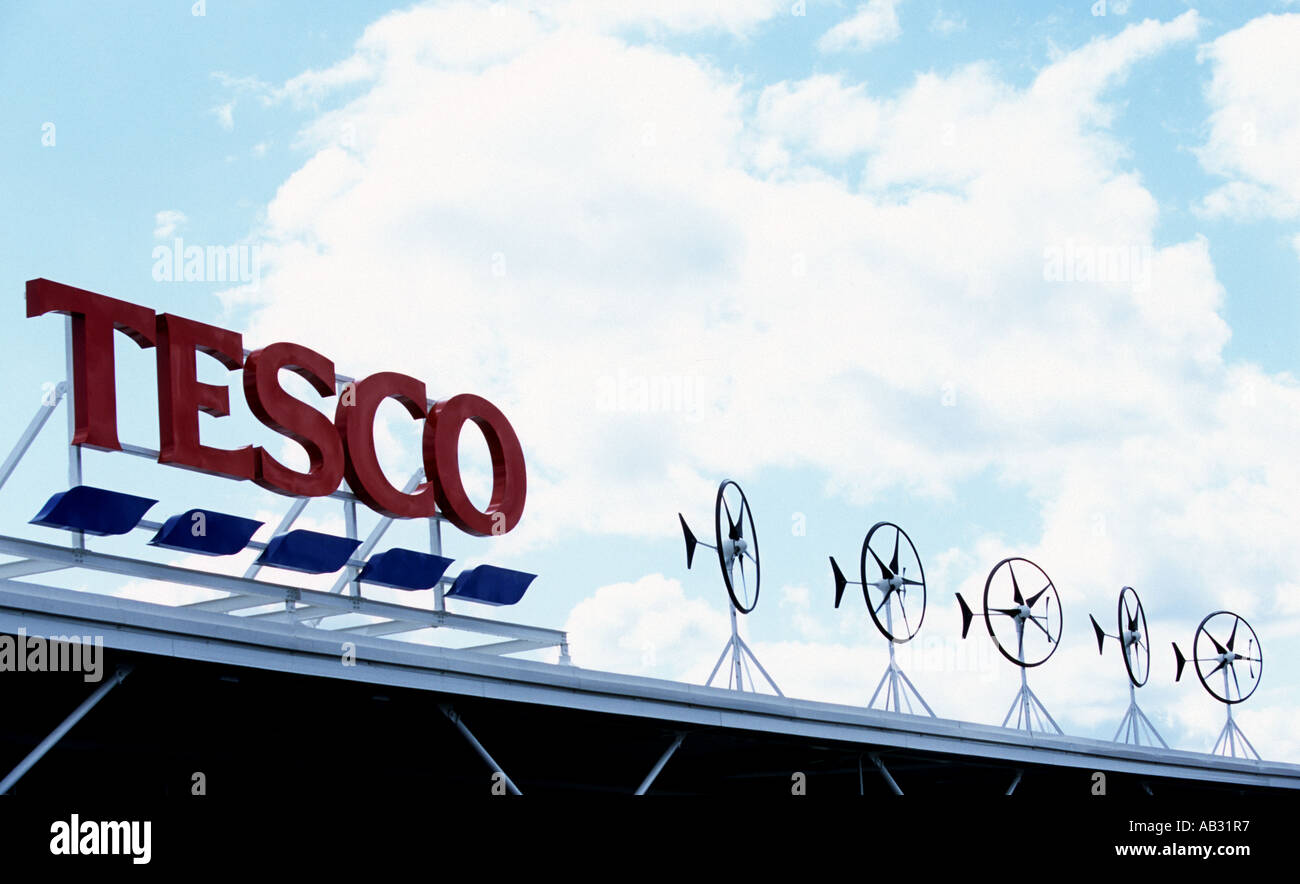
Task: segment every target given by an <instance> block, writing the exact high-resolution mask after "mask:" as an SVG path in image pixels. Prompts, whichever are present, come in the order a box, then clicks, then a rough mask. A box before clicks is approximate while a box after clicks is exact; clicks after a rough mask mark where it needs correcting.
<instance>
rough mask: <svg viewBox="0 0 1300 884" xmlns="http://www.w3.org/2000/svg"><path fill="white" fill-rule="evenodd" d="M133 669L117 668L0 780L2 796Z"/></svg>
mask: <svg viewBox="0 0 1300 884" xmlns="http://www.w3.org/2000/svg"><path fill="white" fill-rule="evenodd" d="M131 669H132V667H131V665H130V664H129V663H124V664H123V665H121V666H119V667H117V671H116V672H114V673H113V674H112V675H111V676H109V678H108V680H107V681H105V682H104V683H103V684H102V685H100V686H99V687H97V688H95V692H94V693H93V694H91V695H90V696H89V697H87V698H86V699H85V700H84V701H82V703H81V705H80V706H78V707H77V708H76V709H74V710H72V714H71V715H69V716H68V717H67V718H65V719H63V723H62V724H60V725H59V726H58V727H56V728H55V729H54V730H53V731H51V732H50V735H49V736H48V737H46V738H45V739H43V740H41V742H40V743H39V744H37V746H36V748H35V749H33V750H32V751H31V752H29V753H28V754H27V757H26V758H24V759H23V760H22V761H20V762H18V766H17V767H15V768H14V769H13V770H11V771H9V775H8V776H6V777H5V778H4V779H3V780H0V795H4V794H6V793H7V792H8V791H9V790H10V789H11V788H13V785H14V783H16V782H18V780H19V779H21V778H22V775H23V774H25V773H27V771H29V770H31V767H32V765H33V764H35V763H36V762H38V761H40V760H41V758H43V757H44V756H45V753H46V752H49V751H50V749H51V748H53V746H54V744H55V743H57V742H59V740H61V739H63V735H64V734H66V733H67V732H68V731H70V730H71V729H72V727H73V725H75V724H76V723H77V722H79V721H81V719H82V718H84V717H85V715H86V713H87V712H89V711H90V710H91V709H93V708H94V707H95V704H96V703H98V702H99V701H100V700H102V699H104V697H105V696H106V695H107V694H108V692H109V691H111V690H112V689H113V688H115V687H117V686H118V685H119V684H121V682H122V679H124V678H126V677H127V675H129V674H130V672H131Z"/></svg>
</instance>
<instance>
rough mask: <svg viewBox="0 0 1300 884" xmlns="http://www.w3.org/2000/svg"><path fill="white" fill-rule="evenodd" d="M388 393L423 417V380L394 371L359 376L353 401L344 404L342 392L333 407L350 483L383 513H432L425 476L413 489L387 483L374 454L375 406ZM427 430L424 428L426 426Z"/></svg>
mask: <svg viewBox="0 0 1300 884" xmlns="http://www.w3.org/2000/svg"><path fill="white" fill-rule="evenodd" d="M390 396H391V397H392V398H393V399H396V400H397V401H398V402H400V403H402V405H404V406H406V410H407V411H408V412H410V414H411V417H413V418H415V419H416V420H419V419H420V418H422V417H424V416H425V408H424V403H425V401H426V399H425V395H424V384H422V383H420V382H419V381H417V380H416V379H415V378H413V377H410V376H408V375H404V374H398V373H397V372H395V371H381V372H379V373H378V374H372V375H371V376H370V377H368V378H366V379H365V380H362V381H358V382H357V385H356V388H355V399H356V401H355V404H348V402H347V401H346V399H347V397H344V399H343V400H341V401H340V402H339V404H338V408H337V409H336V410H335V412H334V425H335V426H336V427H338V431H339V436H341V437H342V438H343V448H344V450H345V451H346V452H347V461H346V464H345V467H344V469H345V475H346V476H347V479H348V485H349V486H351V488H352V491H353V492H354V493H355V494H356V495H357V497H359V498H361V499H362V500H363V501H365V503H366V505H367V506H369V507H370V508H371V509H373V510H376V511H378V512H380V513H383V514H384V515H386V516H392V517H393V518H395V519H408V518H417V517H428V516H432V515H433V514H434V513H435V512H437V502H436V499H435V493H434V489H433V482H431V481H425V482H423V483H422V484H421V485H420V487H418V488H416V489H415V493H414V494H404V493H403V492H402V491H400V490H398V489H397V488H394V487H393V486H392V485H391V484H390V483H389V481H388V479H387V478H386V477H385V476H384V471H383V470H382V469H380V466H379V459H378V458H377V457H376V456H375V411H376V409H378V408H379V403H381V402H383V401H384V400H385V399H387V398H389V397H390ZM425 433H428V426H427V425H426V427H425ZM426 479H427V477H426Z"/></svg>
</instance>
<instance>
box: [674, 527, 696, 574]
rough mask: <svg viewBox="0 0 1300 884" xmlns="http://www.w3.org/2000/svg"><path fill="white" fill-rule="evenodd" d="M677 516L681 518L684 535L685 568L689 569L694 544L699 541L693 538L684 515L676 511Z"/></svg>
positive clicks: (692, 559) (693, 555)
mask: <svg viewBox="0 0 1300 884" xmlns="http://www.w3.org/2000/svg"><path fill="white" fill-rule="evenodd" d="M677 518H678V519H679V520H681V523H682V534H683V535H685V537H686V570H688V571H689V570H690V569H691V562H692V561H694V559H695V545H696V544H698V543H699V541H698V540H696V539H695V535H694V534H693V533H691V529H690V526H688V525H687V524H686V517H685V516H683V515H682V514H681V513H678V514H677Z"/></svg>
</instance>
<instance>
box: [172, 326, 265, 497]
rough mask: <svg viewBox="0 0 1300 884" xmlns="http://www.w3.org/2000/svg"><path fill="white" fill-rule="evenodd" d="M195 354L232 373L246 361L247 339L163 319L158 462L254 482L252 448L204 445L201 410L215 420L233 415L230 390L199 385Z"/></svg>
mask: <svg viewBox="0 0 1300 884" xmlns="http://www.w3.org/2000/svg"><path fill="white" fill-rule="evenodd" d="M196 351H197V352H201V353H207V354H208V355H209V356H211V357H213V358H215V359H216V360H217V361H218V362H220V363H221V364H222V365H224V366H225V367H226V368H228V369H230V370H231V371H234V370H235V369H237V368H239V366H240V365H242V364H243V362H244V345H243V339H242V338H241V337H240V335H239V334H238V333H237V332H232V331H226V330H225V329H224V328H217V327H216V326H214V325H204V324H203V323H202V322H195V321H194V320H192V319H182V318H181V317H179V316H172V315H171V314H169V313H164V314H162V315H161V316H159V317H158V442H159V446H158V447H159V448H160V449H161V450H160V451H159V453H158V462H159V463H174V464H176V465H177V466H182V467H189V468H193V469H196V470H202V471H204V472H207V473H219V474H221V475H223V476H229V477H231V478H232V479H251V478H253V467H254V464H255V462H256V455H255V454H254V451H253V446H251V445H245V446H244V447H243V448H237V449H234V450H229V449H225V448H209V447H208V446H206V445H204V444H202V443H200V442H199V412H200V411H203V412H206V413H207V414H210V415H212V416H213V417H225V416H226V415H228V414H230V390H229V388H227V387H218V386H215V385H213V384H203V383H199V380H198V377H197V366H196V365H195V358H194V354H195V352H196Z"/></svg>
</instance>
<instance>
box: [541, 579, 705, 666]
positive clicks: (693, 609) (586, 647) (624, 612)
mask: <svg viewBox="0 0 1300 884" xmlns="http://www.w3.org/2000/svg"><path fill="white" fill-rule="evenodd" d="M564 628H565V630H566V631H567V632H568V634H569V636H570V649H571V651H572V653H573V655H574V662H575V663H576V664H578V665H580V666H582V667H584V668H587V669H601V670H606V671H612V672H624V673H629V674H634V675H652V676H656V677H659V678H670V679H674V680H678V681H695V682H702V681H703V680H704V679H705V678H707V677H708V674H709V667H710V666H711V665H712V662H713V661H715V660H716V659H717V657H718V655H719V654H720V653H721V652H722V648H723V646H724V644H725V643H726V641H727V637H728V634H729V627H728V625H727V614H726V611H725V609H724V608H723V607H722V606H721V605H708V604H706V603H704V602H702V601H700V600H699V599H688V598H687V597H686V593H685V591H684V590H683V589H682V585H681V583H680V582H679V581H677V580H674V579H670V578H667V577H664V576H663V575H662V574H650V575H647V576H645V577H642V578H641V579H640V580H637V581H635V582H633V583H618V584H613V585H611V586H602V587H601V588H600V589H598V590H596V591H595V593H593V594H592V595H591V596H590V597H589V598H587V599H585V600H583V601H581V602H579V603H578V604H577V605H575V606H574V608H573V611H572V612H571V613H570V614H569V619H568V622H567V623H565V625H564ZM706 660H707V661H709V662H705V661H706ZM715 683H716V682H715Z"/></svg>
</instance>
